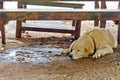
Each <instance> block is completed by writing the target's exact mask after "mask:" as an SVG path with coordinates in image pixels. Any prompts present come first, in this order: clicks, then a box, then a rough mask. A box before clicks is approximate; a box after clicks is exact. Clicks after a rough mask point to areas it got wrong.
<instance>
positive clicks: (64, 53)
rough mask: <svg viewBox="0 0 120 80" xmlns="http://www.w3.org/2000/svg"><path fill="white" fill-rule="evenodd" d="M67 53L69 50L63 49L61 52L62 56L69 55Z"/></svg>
mask: <svg viewBox="0 0 120 80" xmlns="http://www.w3.org/2000/svg"><path fill="white" fill-rule="evenodd" d="M69 53H70V50H69V49H64V50H63V51H62V52H61V54H62V55H69Z"/></svg>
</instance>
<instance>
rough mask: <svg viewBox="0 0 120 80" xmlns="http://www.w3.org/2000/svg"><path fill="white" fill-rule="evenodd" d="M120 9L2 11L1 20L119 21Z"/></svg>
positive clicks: (0, 11) (0, 13) (0, 12)
mask: <svg viewBox="0 0 120 80" xmlns="http://www.w3.org/2000/svg"><path fill="white" fill-rule="evenodd" d="M119 15H120V9H114V10H106V9H101V10H99V9H98V10H96V9H95V10H82V9H73V10H69V9H66V10H54V9H51V10H50V9H49V10H39V9H38V10H29V9H16V10H0V20H96V19H104V20H119V19H120V16H119Z"/></svg>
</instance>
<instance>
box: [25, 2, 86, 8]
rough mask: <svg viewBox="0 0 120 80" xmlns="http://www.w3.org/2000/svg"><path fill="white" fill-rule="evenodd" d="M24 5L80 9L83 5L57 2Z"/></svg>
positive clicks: (26, 3) (27, 3)
mask: <svg viewBox="0 0 120 80" xmlns="http://www.w3.org/2000/svg"><path fill="white" fill-rule="evenodd" d="M23 4H24V5H43V6H55V7H69V8H82V7H83V6H84V4H73V3H58V2H24V3H23Z"/></svg>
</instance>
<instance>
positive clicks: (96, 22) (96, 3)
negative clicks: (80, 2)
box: [94, 0, 99, 26]
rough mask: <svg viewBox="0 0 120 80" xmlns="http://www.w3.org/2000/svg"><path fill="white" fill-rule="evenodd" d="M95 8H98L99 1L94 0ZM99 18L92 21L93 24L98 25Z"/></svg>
mask: <svg viewBox="0 0 120 80" xmlns="http://www.w3.org/2000/svg"><path fill="white" fill-rule="evenodd" d="M95 9H99V2H98V1H97V0H96V1H95ZM98 24H99V20H95V21H94V26H98Z"/></svg>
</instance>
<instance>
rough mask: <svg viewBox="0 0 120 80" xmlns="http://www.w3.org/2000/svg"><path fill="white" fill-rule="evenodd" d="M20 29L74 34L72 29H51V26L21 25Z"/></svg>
mask: <svg viewBox="0 0 120 80" xmlns="http://www.w3.org/2000/svg"><path fill="white" fill-rule="evenodd" d="M21 29H22V30H27V31H41V32H59V33H71V34H74V30H64V29H52V28H35V27H24V26H23V27H22V28H21Z"/></svg>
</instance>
